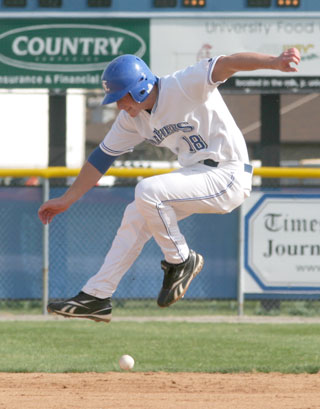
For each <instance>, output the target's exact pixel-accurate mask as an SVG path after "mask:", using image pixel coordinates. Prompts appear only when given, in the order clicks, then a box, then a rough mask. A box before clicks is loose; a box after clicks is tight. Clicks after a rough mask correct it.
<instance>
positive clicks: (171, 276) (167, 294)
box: [157, 250, 203, 307]
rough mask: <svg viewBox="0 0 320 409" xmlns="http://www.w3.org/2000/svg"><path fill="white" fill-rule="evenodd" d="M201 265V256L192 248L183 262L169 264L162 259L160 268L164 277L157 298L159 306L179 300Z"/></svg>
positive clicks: (167, 305)
mask: <svg viewBox="0 0 320 409" xmlns="http://www.w3.org/2000/svg"><path fill="white" fill-rule="evenodd" d="M202 267H203V257H202V256H201V255H200V254H197V253H196V252H194V251H193V250H190V255H189V258H188V259H187V260H186V261H184V262H183V263H180V264H171V263H168V262H167V261H165V260H163V261H162V262H161V268H162V269H163V271H164V278H163V283H162V288H161V290H160V293H159V295H158V300H157V302H158V305H159V307H169V306H170V305H171V304H173V303H175V302H176V301H178V300H180V298H182V297H183V296H184V295H185V293H186V291H187V290H188V288H189V285H190V283H191V281H192V280H193V279H194V277H196V275H197V274H199V273H200V271H201V269H202Z"/></svg>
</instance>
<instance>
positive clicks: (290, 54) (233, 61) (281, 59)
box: [212, 48, 300, 82]
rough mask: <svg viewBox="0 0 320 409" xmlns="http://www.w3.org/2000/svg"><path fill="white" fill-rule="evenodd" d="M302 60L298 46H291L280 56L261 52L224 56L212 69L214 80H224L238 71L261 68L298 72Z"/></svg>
mask: <svg viewBox="0 0 320 409" xmlns="http://www.w3.org/2000/svg"><path fill="white" fill-rule="evenodd" d="M299 62H300V52H299V50H298V49H297V48H289V49H288V50H286V51H284V52H283V53H281V54H280V55H279V56H277V57H276V56H273V55H268V54H260V53H237V54H231V55H229V56H222V57H220V58H219V59H218V61H217V62H216V64H215V67H214V69H213V71H212V81H213V82H217V81H224V80H226V79H228V78H229V77H231V76H232V75H233V74H235V73H236V72H238V71H254V70H261V69H270V70H279V71H283V72H296V71H298V69H297V67H295V66H291V64H292V63H293V64H295V65H298V64H299Z"/></svg>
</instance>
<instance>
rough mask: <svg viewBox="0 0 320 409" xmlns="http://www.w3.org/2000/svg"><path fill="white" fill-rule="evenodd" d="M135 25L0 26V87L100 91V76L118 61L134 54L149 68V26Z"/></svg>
mask: <svg viewBox="0 0 320 409" xmlns="http://www.w3.org/2000/svg"><path fill="white" fill-rule="evenodd" d="M69 21H70V20H69ZM135 23H136V22H133V21H132V20H123V19H118V20H117V19H113V20H111V22H110V21H109V22H108V24H106V20H105V19H104V20H102V19H100V20H99V19H95V20H94V21H93V20H89V19H80V20H79V19H77V20H72V23H68V24H66V23H65V20H61V21H58V19H54V20H47V21H45V20H41V24H39V20H27V19H24V20H11V19H10V20H6V21H1V20H0V27H1V29H0V87H2V88H20V87H29V88H69V87H78V88H79V87H80V88H97V87H100V77H101V73H102V72H103V70H104V69H105V67H106V66H107V64H108V62H110V61H111V60H113V59H114V58H115V57H117V56H119V55H122V54H135V55H137V56H138V57H141V58H143V59H144V60H145V61H146V62H147V63H149V50H148V49H149V21H148V20H146V19H141V20H140V21H139V24H135Z"/></svg>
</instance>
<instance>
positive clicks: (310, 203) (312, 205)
mask: <svg viewBox="0 0 320 409" xmlns="http://www.w3.org/2000/svg"><path fill="white" fill-rule="evenodd" d="M319 205H320V195H319V194H318V195H317V194H279V193H274V194H273V193H267V194H262V193H261V192H253V194H252V196H251V197H250V199H248V201H246V202H245V203H244V205H243V209H242V211H243V212H244V219H243V220H244V225H243V238H244V248H243V266H242V267H243V273H244V284H245V286H244V287H245V288H244V290H245V292H246V293H261V292H267V293H320V217H319Z"/></svg>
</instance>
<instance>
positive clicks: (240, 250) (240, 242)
mask: <svg viewBox="0 0 320 409" xmlns="http://www.w3.org/2000/svg"><path fill="white" fill-rule="evenodd" d="M242 208H243V206H240V209H239V223H238V225H239V233H238V315H239V316H241V315H243V307H244V292H243V285H244V283H243V279H244V277H243V217H244V212H243V209H242Z"/></svg>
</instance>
